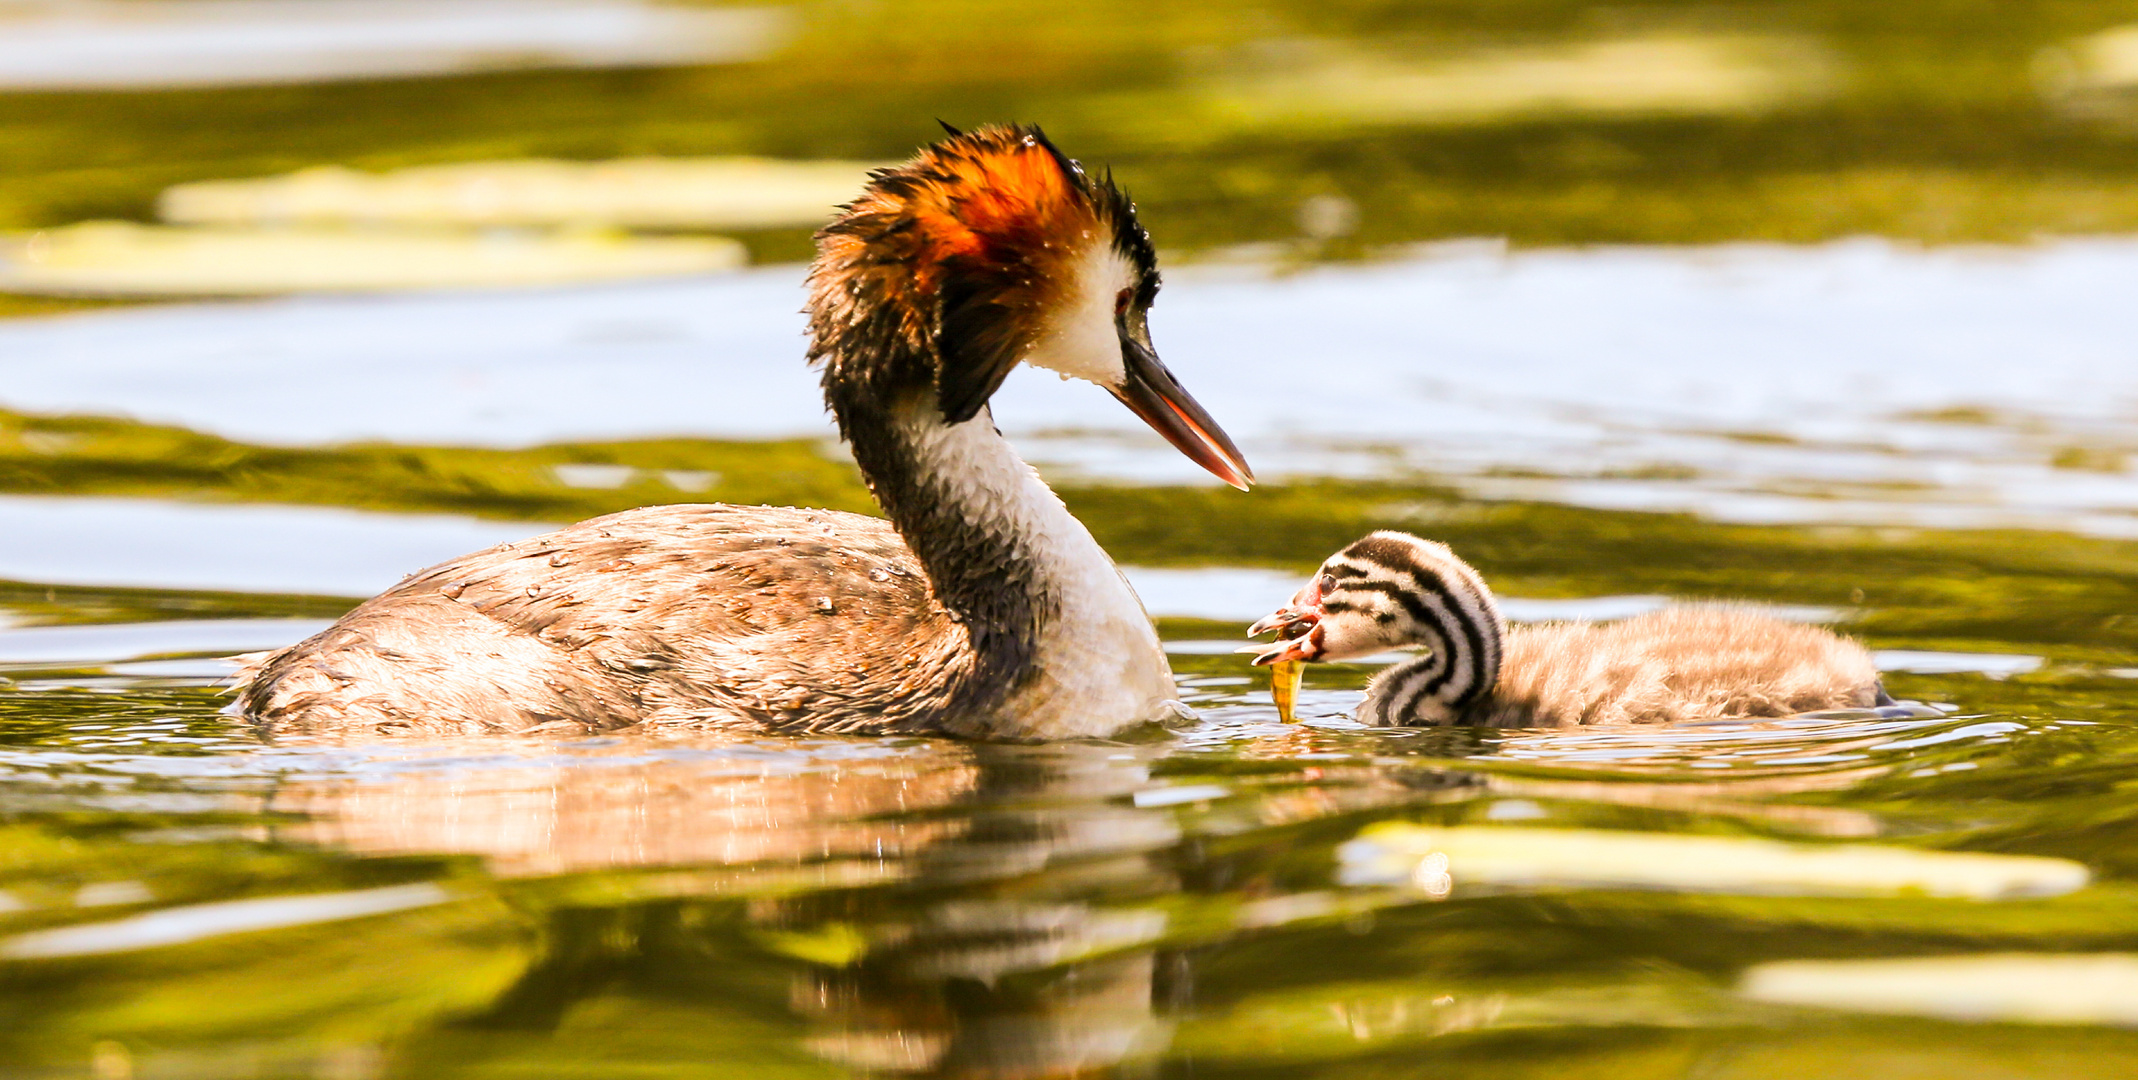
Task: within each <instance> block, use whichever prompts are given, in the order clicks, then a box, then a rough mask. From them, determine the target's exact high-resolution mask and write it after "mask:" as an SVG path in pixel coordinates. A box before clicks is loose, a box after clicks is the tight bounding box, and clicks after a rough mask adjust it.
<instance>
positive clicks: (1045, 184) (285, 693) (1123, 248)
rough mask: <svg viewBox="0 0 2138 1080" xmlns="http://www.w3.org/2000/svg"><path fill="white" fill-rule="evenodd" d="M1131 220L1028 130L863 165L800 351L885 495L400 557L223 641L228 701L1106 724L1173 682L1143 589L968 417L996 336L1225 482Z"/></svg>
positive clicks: (1007, 360) (838, 224)
mask: <svg viewBox="0 0 2138 1080" xmlns="http://www.w3.org/2000/svg"><path fill="white" fill-rule="evenodd" d="M1157 292H1158V270H1157V266H1156V257H1155V255H1154V253H1153V249H1152V246H1151V241H1150V237H1149V236H1148V234H1146V233H1145V232H1144V230H1143V228H1142V226H1141V225H1139V224H1137V222H1136V215H1135V209H1134V206H1133V204H1131V203H1130V202H1129V200H1128V197H1127V196H1126V195H1125V194H1124V193H1122V191H1121V190H1120V189H1118V188H1117V187H1115V186H1114V184H1113V182H1112V180H1111V179H1110V178H1108V179H1094V178H1092V177H1090V176H1087V175H1086V174H1085V173H1084V171H1083V169H1082V168H1081V167H1079V166H1078V165H1077V163H1075V162H1073V161H1071V160H1069V159H1068V158H1067V157H1064V156H1063V155H1062V154H1061V152H1060V151H1058V150H1056V149H1055V148H1054V147H1053V145H1052V144H1050V143H1049V142H1048V141H1047V139H1046V137H1045V136H1044V135H1042V134H1041V133H1040V131H1039V130H1038V129H1037V128H1009V127H990V128H986V129H982V130H979V131H974V132H971V133H969V134H961V133H959V132H956V131H955V130H953V131H952V132H951V137H950V138H948V139H946V140H944V141H942V142H940V143H937V144H936V145H934V146H931V147H929V148H927V149H926V150H924V151H922V152H921V153H920V154H919V155H918V156H917V157H915V158H914V159H913V160H912V161H911V162H909V163H907V164H905V165H903V166H900V167H897V168H893V169H886V170H882V171H879V172H877V173H875V174H873V175H872V177H871V179H870V181H869V183H868V185H867V187H866V189H865V190H864V191H863V192H862V194H861V197H860V198H859V199H857V200H856V201H855V202H853V203H852V204H850V205H848V206H846V207H844V208H843V209H842V212H841V213H840V215H839V216H838V217H837V219H836V220H834V221H833V222H832V223H831V224H830V225H827V226H826V227H824V228H823V229H822V230H821V231H819V232H818V234H817V256H816V260H815V262H814V263H813V264H812V265H811V267H810V271H809V296H808V300H807V311H808V314H809V336H810V347H809V359H810V362H811V363H812V364H814V365H815V366H816V367H817V368H818V369H819V371H820V372H821V376H822V385H823V389H824V399H825V402H826V403H827V405H828V406H829V408H830V411H831V413H832V415H833V417H834V418H835V419H836V420H837V422H838V426H839V431H840V434H841V435H842V436H843V437H844V438H845V440H846V442H847V443H848V444H849V446H850V447H851V448H852V452H853V457H854V462H855V464H856V465H857V466H858V467H859V469H860V471H861V475H862V478H863V479H864V480H865V481H866V482H867V484H868V488H869V491H870V492H871V494H873V495H874V496H875V498H876V501H877V502H878V503H879V504H881V506H882V507H883V511H884V513H885V515H886V516H887V517H888V518H889V521H888V522H884V521H877V520H874V519H871V518H866V517H860V516H857V515H853V514H841V513H833V512H829V511H811V510H795V509H783V508H774V507H762V506H721V505H698V506H664V507H652V508H646V509H639V510H630V511H626V512H624V513H620V514H612V515H609V516H608V517H602V518H595V519H593V520H591V521H584V522H580V523H579V524H577V525H573V526H570V527H568V528H565V529H562V530H559V531H557V532H553V533H549V534H548V535H545V536H538V537H535V538H534V539H531V540H524V541H520V542H518V543H513V544H505V545H501V546H499V547H495V548H491V549H490V550H488V551H482V552H477V553H475V554H473V555H468V556H464V557H462V558H459V559H455V560H452V561H451V562H447V563H444V564H441V565H439V566H435V567H432V568H430V569H428V570H424V571H421V572H419V573H417V574H414V575H412V576H410V577H409V578H407V579H406V580H404V581H402V582H401V583H400V584H399V585H396V586H395V587H394V588H392V589H391V590H389V591H387V592H386V593H384V594H382V595H380V596H378V597H375V598H373V599H372V600H370V601H368V602H366V603H364V604H363V605H362V606H360V607H358V608H356V609H355V610H354V611H351V612H350V613H349V614H348V615H347V616H345V617H343V618H342V619H341V621H339V622H337V623H335V624H334V625H333V626H332V627H330V628H328V629H327V630H325V631H322V632H321V633H319V634H317V635H315V636H313V637H311V638H308V639H306V640H305V641H302V642H299V643H298V644H296V645H293V646H291V647H289V648H287V649H283V650H281V651H280V652H276V653H273V654H270V655H266V656H256V657H251V658H247V663H246V665H245V667H244V669H243V670H241V672H240V673H239V677H238V682H239V689H238V694H239V696H238V702H237V709H238V710H239V711H240V712H242V713H243V714H245V715H249V716H251V717H253V718H255V719H257V720H259V721H262V722H264V723H266V724H268V725H270V726H271V727H272V728H273V729H274V730H279V731H297V732H317V733H324V734H347V733H359V734H361V733H396V734H423V735H440V734H482V733H492V732H524V731H543V732H551V731H554V732H566V733H569V732H582V731H601V730H614V729H618V728H624V727H630V726H634V725H637V726H647V727H658V726H664V725H699V726H715V727H737V728H745V729H754V730H771V731H783V732H860V733H884V732H940V733H947V734H954V735H961V736H970V737H977V738H1000V739H1013V740H1039V739H1058V738H1070V737H1078V736H1099V735H1106V734H1109V733H1111V732H1113V731H1116V730H1119V729H1121V728H1123V727H1127V726H1129V725H1132V724H1136V723H1140V722H1144V721H1149V720H1152V719H1158V718H1161V717H1164V716H1166V715H1168V714H1169V713H1171V712H1173V711H1174V710H1176V709H1178V708H1179V706H1178V705H1177V704H1175V703H1174V699H1175V697H1176V693H1175V690H1174V684H1173V677H1172V673H1171V671H1170V670H1169V669H1168V668H1167V666H1166V659H1165V654H1164V652H1163V651H1162V650H1161V649H1160V647H1159V643H1158V636H1157V634H1156V632H1155V631H1154V629H1153V627H1152V625H1151V621H1150V618H1149V616H1148V615H1146V614H1145V613H1144V610H1143V606H1142V604H1141V603H1139V602H1138V601H1137V599H1136V594H1135V593H1134V592H1133V591H1132V590H1131V589H1130V588H1129V586H1128V583H1127V582H1126V580H1124V579H1123V578H1122V576H1121V574H1120V572H1119V571H1118V570H1117V569H1115V567H1114V564H1113V561H1112V560H1110V559H1108V558H1107V556H1106V553H1105V551H1103V550H1101V549H1100V547H1099V545H1098V543H1097V542H1096V541H1094V540H1093V539H1092V536H1091V533H1090V532H1089V531H1087V530H1086V529H1085V528H1084V526H1083V525H1082V524H1081V523H1079V522H1078V521H1077V520H1076V519H1075V518H1074V517H1072V516H1070V514H1069V512H1068V510H1067V509H1065V508H1064V507H1063V506H1062V503H1061V500H1060V499H1059V498H1057V497H1056V496H1055V494H1054V492H1053V491H1051V490H1050V489H1049V488H1048V487H1047V485H1046V484H1045V483H1044V482H1042V481H1041V480H1040V479H1039V476H1038V474H1036V473H1034V472H1033V471H1032V469H1031V467H1030V466H1028V465H1026V464H1025V463H1024V462H1023V461H1022V460H1020V459H1019V458H1018V457H1017V455H1016V453H1015V452H1014V451H1013V450H1012V449H1011V448H1010V445H1009V443H1008V442H1007V441H1005V440H1004V439H1003V437H1002V435H1001V434H1000V433H999V432H997V431H996V430H995V425H994V423H993V421H992V418H991V416H990V413H989V410H988V399H989V397H990V396H991V395H992V394H993V393H994V392H995V389H996V387H998V386H999V385H1001V383H1002V380H1003V378H1004V377H1005V376H1007V375H1008V374H1009V371H1010V369H1011V368H1012V367H1015V366H1016V365H1017V364H1018V363H1019V362H1020V361H1022V362H1026V363H1031V364H1036V365H1038V366H1040V367H1044V368H1048V369H1051V370H1053V371H1056V372H1059V373H1061V374H1063V375H1069V376H1076V377H1078V378H1081V379H1085V380H1088V381H1091V382H1095V383H1098V384H1099V385H1101V386H1103V387H1105V388H1106V389H1108V390H1110V391H1111V392H1112V393H1113V394H1114V396H1115V397H1117V398H1119V399H1120V400H1121V401H1122V402H1123V403H1124V404H1126V405H1127V406H1128V407H1129V408H1130V409H1131V410H1133V411H1134V412H1135V413H1136V414H1137V415H1138V416H1141V417H1142V418H1143V419H1144V421H1145V422H1147V423H1149V424H1150V425H1151V426H1152V427H1153V428H1155V429H1156V430H1157V431H1158V432H1159V434H1161V435H1163V436H1165V437H1166V439H1167V440H1169V441H1170V442H1171V443H1172V444H1173V445H1174V446H1175V447H1177V448H1179V449H1180V450H1181V451H1182V452H1183V453H1185V454H1187V456H1189V457H1190V458H1192V459H1194V460H1195V461H1196V462H1198V463H1200V464H1201V465H1203V466H1204V467H1205V468H1207V469H1209V470H1210V471H1211V472H1213V473H1215V474H1216V475H1217V476H1218V477H1219V478H1220V479H1223V480H1225V481H1226V482H1228V483H1230V484H1232V485H1233V486H1235V487H1238V488H1241V489H1242V490H1245V489H1246V487H1247V486H1248V485H1249V484H1250V483H1251V482H1252V481H1253V476H1252V474H1251V473H1250V472H1249V471H1248V468H1247V463H1246V462H1245V461H1244V460H1243V459H1242V458H1241V456H1240V452H1239V450H1238V449H1236V448H1235V447H1234V446H1233V444H1232V441H1231V440H1230V439H1229V438H1227V437H1226V435H1225V433H1224V432H1223V431H1222V430H1220V429H1219V428H1218V425H1217V424H1216V423H1215V422H1214V421H1212V420H1211V419H1210V417H1209V415H1208V414H1206V413H1205V412H1204V411H1203V409H1202V408H1201V407H1200V406H1199V405H1197V404H1196V403H1195V400H1194V399H1193V398H1191V397H1190V396H1189V395H1188V393H1187V391H1186V390H1184V389H1182V388H1181V386H1180V384H1179V383H1178V382H1176V381H1174V379H1173V376H1172V374H1171V373H1169V372H1168V371H1167V370H1166V368H1165V365H1163V364H1161V363H1160V362H1159V360H1158V356H1157V354H1156V353H1155V352H1153V351H1152V347H1151V340H1150V333H1149V330H1148V328H1147V325H1146V317H1147V314H1148V312H1149V310H1150V307H1151V302H1152V300H1153V299H1154V298H1155V296H1156V295H1157Z"/></svg>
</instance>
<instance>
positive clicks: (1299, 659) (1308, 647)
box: [1247, 578, 1327, 685]
mask: <svg viewBox="0 0 2138 1080" xmlns="http://www.w3.org/2000/svg"><path fill="white" fill-rule="evenodd" d="M1272 630H1275V631H1277V640H1276V641H1274V642H1272V643H1271V644H1270V646H1269V648H1267V649H1265V650H1264V651H1263V652H1262V653H1261V655H1259V656H1256V657H1255V659H1254V665H1255V666H1256V667H1262V666H1264V665H1268V664H1278V665H1283V664H1298V663H1304V662H1307V661H1311V660H1319V659H1321V658H1322V655H1323V653H1325V652H1326V651H1327V650H1326V649H1324V648H1323V646H1322V630H1321V580H1320V579H1319V578H1316V579H1315V580H1313V581H1310V582H1308V583H1307V587H1306V588H1304V589H1301V590H1299V591H1298V592H1297V593H1295V594H1293V596H1292V602H1291V603H1289V604H1286V605H1284V606H1283V607H1281V608H1278V609H1277V610H1276V611H1273V612H1271V613H1270V614H1268V615H1266V616H1264V617H1263V618H1262V619H1261V621H1259V622H1257V623H1255V624H1254V625H1253V626H1250V627H1248V628H1247V636H1248V637H1254V636H1256V635H1258V634H1266V633H1269V632H1270V631H1272ZM1286 674H1288V675H1290V674H1291V673H1286ZM1292 682H1293V683H1294V684H1295V685H1296V683H1297V679H1296V676H1293V677H1292Z"/></svg>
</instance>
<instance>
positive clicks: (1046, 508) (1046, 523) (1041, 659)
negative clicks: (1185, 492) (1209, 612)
mask: <svg viewBox="0 0 2138 1080" xmlns="http://www.w3.org/2000/svg"><path fill="white" fill-rule="evenodd" d="M894 424H895V426H896V429H897V430H896V434H895V435H894V439H895V440H896V441H897V442H899V443H901V444H903V448H904V449H905V451H906V453H905V454H903V455H901V456H903V457H906V458H907V462H906V464H908V466H909V467H910V468H912V469H913V471H914V474H915V475H916V477H922V478H925V479H924V480H922V481H921V483H922V486H923V487H924V488H925V489H926V490H927V492H928V495H929V496H930V497H931V500H932V501H934V502H935V503H936V504H937V505H936V507H935V509H936V510H937V511H938V512H939V513H943V516H953V517H955V518H956V519H957V520H958V521H959V522H960V523H962V524H964V525H965V526H967V528H968V529H969V530H970V532H967V533H965V536H966V539H965V543H964V547H965V548H966V549H967V550H964V551H962V552H959V553H957V556H958V557H959V558H960V559H962V560H970V561H972V562H973V563H975V564H976V565H973V566H971V567H970V569H971V570H973V571H977V572H979V573H981V574H983V575H985V576H987V577H992V578H994V579H995V580H993V581H984V580H983V581H973V580H969V579H968V580H966V581H964V582H962V584H963V586H965V587H966V588H972V587H975V586H978V587H982V588H986V587H994V588H1000V589H1019V588H1021V589H1024V590H1025V591H1026V592H1027V593H1028V602H1029V605H1030V606H1029V611H1030V622H1029V627H1030V633H1031V635H1032V637H1031V640H1030V643H1029V644H1030V653H1029V663H1030V673H1029V675H1028V676H1027V678H1026V679H1025V680H1024V681H1023V683H1022V685H1021V686H1019V687H1018V688H1017V690H1016V691H1015V692H1014V693H1013V694H1012V695H1011V696H1010V697H1009V699H1008V700H1007V701H1005V702H1004V704H1003V706H1002V709H1003V713H1004V715H1003V716H1002V717H1001V719H1000V723H1002V724H1004V725H1009V726H1013V727H1014V729H1015V731H1016V732H1017V733H1018V734H1019V735H1021V736H1024V737H1029V738H1036V739H1065V738H1079V737H1095V736H1103V735H1107V734H1111V733H1112V732H1114V731H1117V730H1120V729H1121V728H1123V727H1126V726H1128V725H1131V724H1135V723H1140V722H1145V721H1150V720H1156V719H1161V718H1163V717H1165V716H1166V715H1168V714H1169V713H1170V712H1172V711H1173V710H1174V709H1176V708H1178V706H1177V705H1175V704H1173V702H1174V699H1175V697H1176V690H1175V688H1174V684H1173V675H1172V671H1171V669H1169V668H1168V667H1167V665H1166V659H1165V651H1164V649H1163V648H1162V647H1161V646H1160V644H1159V641H1158V634H1157V631H1156V629H1155V628H1154V627H1153V626H1152V625H1151V620H1150V616H1149V615H1148V614H1146V613H1145V611H1144V609H1143V603H1142V601H1140V600H1138V599H1137V597H1136V593H1135V590H1134V589H1132V588H1130V587H1129V584H1128V581H1127V579H1126V578H1124V577H1122V575H1121V571H1120V570H1119V569H1118V568H1116V567H1115V566H1114V563H1113V560H1112V559H1110V558H1108V557H1107V555H1106V552H1105V550H1104V549H1102V548H1101V547H1099V543H1098V541H1097V540H1095V539H1093V538H1092V535H1091V531H1090V530H1089V529H1086V528H1085V527H1084V523H1083V522H1081V521H1078V520H1077V519H1076V518H1075V516H1073V515H1071V514H1070V513H1069V510H1068V508H1067V507H1065V506H1063V505H1062V501H1061V498H1060V497H1059V496H1057V495H1056V494H1055V493H1054V491H1053V489H1051V488H1049V487H1048V486H1047V484H1046V482H1045V481H1044V480H1041V479H1040V477H1039V474H1038V473H1037V472H1035V471H1034V470H1033V469H1032V467H1031V466H1030V465H1028V464H1026V463H1025V462H1024V460H1023V459H1022V458H1019V457H1018V456H1017V452H1016V451H1015V450H1014V449H1012V448H1011V447H1010V444H1009V442H1008V440H1006V439H1004V438H1003V437H1002V435H1001V433H1000V432H998V431H996V430H995V426H994V424H993V422H992V420H991V418H990V417H989V416H988V415H987V414H986V413H984V412H983V413H982V414H981V415H980V416H977V417H974V418H973V419H972V420H969V421H966V422H965V423H962V424H946V423H944V422H943V419H942V416H941V414H940V413H938V412H936V410H935V409H934V408H933V407H932V403H930V402H927V401H922V400H916V401H914V402H913V403H912V404H911V405H910V406H908V407H905V408H900V409H898V410H896V412H895V414H894ZM931 516H935V515H931ZM901 530H902V531H904V530H905V526H904V525H903V524H902V525H901ZM959 531H960V532H964V530H959ZM907 541H908V543H909V544H914V545H915V547H916V550H917V551H918V548H919V545H920V544H922V543H927V542H929V541H927V540H925V539H923V538H920V537H916V536H913V535H911V534H910V533H908V535H907ZM928 561H929V560H928V559H927V558H926V556H925V555H924V556H923V562H924V563H925V562H928ZM990 564H995V565H990Z"/></svg>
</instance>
